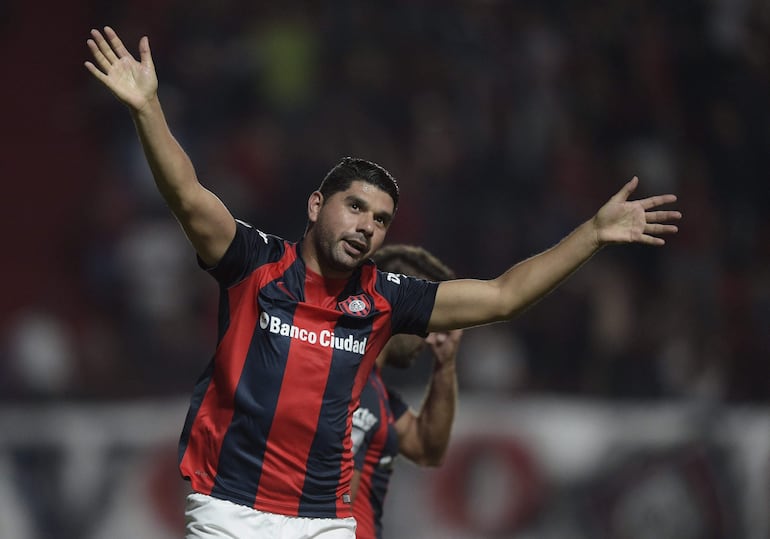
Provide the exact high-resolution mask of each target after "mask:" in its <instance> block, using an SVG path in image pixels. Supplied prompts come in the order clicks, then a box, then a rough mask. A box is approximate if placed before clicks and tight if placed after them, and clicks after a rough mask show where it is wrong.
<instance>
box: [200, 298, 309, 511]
mask: <svg viewBox="0 0 770 539" xmlns="http://www.w3.org/2000/svg"><path fill="white" fill-rule="evenodd" d="M275 314H279V313H277V312H275ZM279 315H280V316H281V317H282V318H283V319H284V320H286V319H291V318H293V316H294V312H293V310H292V312H291V313H289V312H286V311H282V312H281V313H280V314H279ZM268 335H269V333H267V332H265V331H263V330H261V329H260V328H259V323H257V327H256V328H255V331H254V335H253V337H252V340H251V345H250V346H249V352H248V354H247V356H246V362H245V363H244V366H243V371H242V372H241V378H240V380H239V381H238V387H237V389H236V391H235V402H234V407H235V410H234V412H233V418H232V422H231V423H230V427H229V428H228V430H227V434H225V438H224V441H223V442H222V449H221V451H220V454H219V462H218V464H217V477H216V480H215V484H214V488H213V490H212V492H211V495H212V496H214V497H220V498H222V497H223V498H226V499H230V500H232V501H236V502H238V503H242V504H246V505H249V506H251V505H253V504H254V500H255V499H256V496H257V490H258V488H259V481H260V478H261V477H262V464H263V462H264V456H265V450H266V448H267V438H268V434H269V433H270V427H271V426H272V424H273V418H274V416H275V410H276V407H277V403H278V396H279V394H280V392H281V383H282V380H283V374H284V370H285V368H286V359H285V358H286V357H287V355H288V353H289V346H290V345H291V341H290V340H289V339H280V340H275V339H274V340H273V342H272V343H270V342H269V336H268ZM277 345H279V346H280V348H278V349H275V348H274V347H275V346H277Z"/></svg>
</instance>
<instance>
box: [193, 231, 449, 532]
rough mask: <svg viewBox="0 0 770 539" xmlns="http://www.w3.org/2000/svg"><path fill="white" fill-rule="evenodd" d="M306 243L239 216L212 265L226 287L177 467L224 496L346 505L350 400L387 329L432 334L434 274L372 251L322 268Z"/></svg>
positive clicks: (295, 510)
mask: <svg viewBox="0 0 770 539" xmlns="http://www.w3.org/2000/svg"><path fill="white" fill-rule="evenodd" d="M299 247H300V244H298V243H295V242H289V241H286V240H283V239H281V238H278V237H276V236H271V235H268V234H265V233H263V232H260V231H259V230H257V229H255V228H252V227H250V226H249V225H246V224H245V223H242V222H238V225H237V229H236V233H235V237H234V239H233V242H232V244H231V245H230V246H229V248H228V250H227V252H226V253H225V255H224V256H223V258H222V260H221V261H220V262H219V264H217V266H216V267H214V268H208V271H209V273H210V274H211V275H212V276H213V277H214V278H215V279H216V280H217V282H218V283H219V287H220V300H219V320H218V337H217V347H216V351H215V353H214V356H213V358H212V360H211V361H210V363H209V365H208V366H207V368H206V369H205V371H204V372H203V374H202V375H201V377H200V378H199V380H198V382H197V384H196V386H195V389H194V390H193V394H192V398H191V402H190V408H189V411H188V414H187V418H186V420H185V425H184V428H183V430H182V435H181V438H180V443H179V468H180V472H181V474H182V476H183V477H185V478H186V479H188V480H189V481H190V482H191V485H192V488H193V490H195V491H196V492H200V493H203V494H208V495H211V496H213V497H216V498H220V499H224V500H229V501H232V502H235V503H238V504H242V505H246V506H249V507H253V508H255V509H258V510H261V511H267V512H271V513H278V514H283V515H290V516H303V517H321V518H325V517H348V516H351V515H352V510H351V505H350V492H349V491H350V479H351V476H352V473H353V459H352V442H351V438H350V434H351V428H352V415H353V411H354V410H355V409H356V407H357V406H358V401H359V397H360V395H361V391H362V390H363V387H364V385H365V383H366V380H367V377H368V376H369V373H370V371H371V370H372V368H373V366H374V360H375V358H376V357H377V355H378V354H379V352H380V350H381V349H382V347H383V346H384V345H385V343H386V342H387V341H388V339H389V338H390V336H391V334H394V333H416V334H425V331H426V329H427V325H428V321H429V319H430V314H431V311H432V309H433V304H434V301H435V296H436V289H437V287H438V284H437V283H433V282H429V281H424V280H420V279H415V278H412V277H407V276H403V275H395V274H390V273H384V272H381V271H379V270H377V268H376V266H375V265H374V264H373V263H372V262H370V261H369V262H366V263H364V264H363V265H362V266H361V267H360V268H358V269H357V270H356V271H355V272H354V274H353V275H352V276H351V277H350V278H348V279H325V278H323V277H321V276H320V275H318V274H316V273H314V272H312V271H311V270H309V269H308V268H307V267H306V266H305V264H304V262H303V261H302V258H301V257H300V254H299V253H300V249H299Z"/></svg>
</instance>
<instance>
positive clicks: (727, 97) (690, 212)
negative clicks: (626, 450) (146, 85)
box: [0, 0, 770, 403]
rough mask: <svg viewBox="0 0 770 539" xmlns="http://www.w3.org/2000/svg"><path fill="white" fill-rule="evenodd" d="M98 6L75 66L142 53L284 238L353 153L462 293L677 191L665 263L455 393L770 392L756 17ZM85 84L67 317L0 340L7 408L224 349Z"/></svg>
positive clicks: (214, 171)
mask: <svg viewBox="0 0 770 539" xmlns="http://www.w3.org/2000/svg"><path fill="white" fill-rule="evenodd" d="M93 4H96V3H93ZM99 4H100V5H98V6H97V5H93V6H91V7H90V8H89V9H90V10H91V13H90V17H91V20H90V21H88V22H87V23H85V25H84V26H83V27H82V28H73V29H70V34H71V35H72V39H74V40H80V41H82V42H83V45H82V58H83V60H85V59H86V57H87V49H86V46H85V39H86V38H87V37H88V30H89V28H90V26H89V25H91V26H95V25H104V24H109V25H111V26H113V27H114V28H115V29H116V30H117V31H118V32H119V34H120V35H121V36H122V37H123V38H124V40H125V42H126V45H127V47H128V48H129V49H130V50H131V51H132V52H134V53H137V50H136V49H137V43H138V40H139V38H140V37H141V36H142V35H145V34H146V35H149V37H150V44H151V47H152V51H153V57H154V60H155V66H156V69H157V71H158V74H159V79H160V90H159V93H160V98H161V101H162V102H163V104H164V107H165V110H166V113H167V116H168V121H169V123H170V125H171V127H172V130H173V131H174V133H175V134H176V136H177V137H178V138H179V140H180V142H181V143H182V145H183V146H184V147H185V149H186V150H187V151H188V153H189V154H190V156H191V158H192V160H193V162H194V163H195V165H196V168H197V171H198V174H199V177H200V178H201V181H202V182H203V183H204V184H205V185H207V186H208V187H209V188H210V189H211V190H213V191H214V192H216V193H217V194H219V195H220V197H221V198H222V199H223V201H224V202H225V203H226V204H227V205H228V207H229V208H230V210H231V211H232V212H233V214H234V215H236V217H238V218H240V219H243V220H246V221H249V222H252V223H253V224H254V225H255V226H258V227H259V228H261V229H262V230H264V231H266V232H269V233H274V234H277V235H279V236H282V237H285V238H287V239H299V238H300V237H301V235H302V232H303V230H304V226H305V215H306V214H305V203H306V199H307V195H309V193H310V192H311V191H312V190H314V189H315V188H316V186H317V185H318V184H319V182H320V181H321V179H322V178H323V176H324V175H325V174H326V172H327V171H328V170H329V169H330V168H331V167H332V166H333V165H334V164H335V163H337V162H338V161H339V159H340V158H342V157H344V156H347V155H352V156H358V157H364V158H367V159H371V160H373V161H376V162H378V163H380V164H382V165H383V166H385V167H386V168H387V169H388V170H390V172H391V173H392V174H393V175H394V176H395V177H396V179H397V180H398V181H399V184H400V186H401V192H402V199H401V204H400V207H399V211H398V215H397V218H396V220H395V222H394V224H393V227H392V228H391V231H390V233H389V237H388V241H389V242H408V243H416V244H420V245H423V246H425V247H426V248H428V249H430V250H431V251H432V252H434V253H436V254H437V255H438V256H439V257H440V258H442V259H443V260H444V261H445V262H446V263H447V264H448V265H450V266H451V267H452V268H453V269H454V270H455V271H456V273H457V274H458V276H460V277H481V278H490V277H494V276H496V275H498V274H499V273H501V272H502V271H503V270H505V269H506V268H507V267H509V266H510V265H511V264H513V263H514V262H516V261H519V260H522V259H524V258H526V257H528V256H531V255H533V254H535V253H537V252H539V251H541V250H543V249H545V248H547V247H550V246H551V245H553V244H554V243H555V242H556V241H558V240H559V239H560V238H561V237H563V236H564V235H566V234H567V233H568V232H569V231H570V230H571V229H572V228H574V227H575V226H577V225H578V224H580V223H581V222H582V221H583V220H585V219H587V218H589V217H590V216H591V215H592V214H593V213H594V212H595V211H596V210H597V209H598V208H599V206H600V205H601V204H603V203H604V202H605V200H606V199H607V198H609V196H611V195H612V194H613V193H615V192H616V191H617V190H618V189H619V188H620V186H621V185H622V184H623V183H624V182H625V181H627V180H628V179H629V178H630V177H632V176H633V175H638V176H639V177H640V180H641V183H640V188H639V192H638V193H636V196H637V197H643V196H648V195H651V194H658V193H663V192H673V193H676V194H677V195H678V196H679V202H678V203H677V204H676V206H677V209H680V210H681V211H682V212H683V213H684V219H683V221H682V223H681V226H680V232H679V234H678V235H677V236H676V237H673V238H671V239H669V240H668V244H667V245H666V246H665V247H662V248H650V247H636V246H635V247H628V246H625V247H612V248H609V249H605V250H604V251H602V252H600V253H599V254H598V255H597V256H595V257H594V259H593V260H592V261H590V262H589V263H588V264H587V265H586V266H585V267H583V268H581V269H580V270H579V271H578V272H577V273H576V274H575V275H574V276H573V278H572V279H571V280H570V281H568V282H567V283H566V284H565V285H564V286H563V287H562V288H560V289H559V290H557V291H555V292H553V293H552V294H551V295H549V296H548V297H546V298H545V299H543V300H542V301H541V302H540V303H539V304H537V305H535V306H534V307H532V308H531V309H530V310H529V311H528V312H526V313H524V314H523V315H521V316H520V317H519V318H518V319H516V320H514V321H512V322H508V323H504V324H498V325H494V326H487V327H483V328H475V329H472V330H468V331H467V332H466V334H465V335H466V336H465V339H464V342H463V345H462V348H461V351H460V358H459V360H458V361H459V363H458V365H459V367H458V368H459V371H460V372H459V375H460V388H461V391H468V392H470V391H483V392H496V393H501V394H509V395H512V396H516V395H520V394H522V393H533V392H538V393H555V394H564V395H570V396H579V397H588V398H602V399H664V398H675V399H679V398H684V399H701V400H706V401H714V402H735V403H758V402H767V401H768V399H769V398H770V214H769V213H768V211H767V208H770V188H768V184H767V182H768V172H767V171H768V170H770V4H768V3H767V2H766V1H764V0H683V1H677V2H671V1H668V0H624V1H622V2H618V1H615V0H600V1H596V2H577V1H573V0H548V1H541V2H523V1H505V0H498V1H494V0H484V1H482V0H477V1H470V0H451V1H450V0H446V1H438V0H390V1H388V2H385V1H376V2H368V1H367V2H356V1H353V0H330V1H325V2H300V1H297V0H284V1H282V2H278V3H274V2H247V1H245V0H219V1H216V2H214V1H211V2H181V1H179V0H164V1H153V2H149V1H142V2H122V3H99ZM72 68H73V69H80V67H79V66H77V65H75V66H73V67H72ZM83 71H84V73H85V70H83ZM86 75H87V74H84V76H83V77H82V88H81V91H80V94H79V103H80V104H79V106H80V107H81V111H80V114H84V115H85V117H84V118H82V121H83V122H85V126H86V128H87V129H88V130H89V132H90V133H91V135H92V139H93V140H94V141H95V144H96V147H92V148H88V149H86V150H84V151H86V152H87V153H88V156H89V157H88V158H89V159H90V160H91V161H92V170H91V172H90V174H91V175H90V178H89V182H90V183H89V199H88V200H85V201H83V203H82V210H81V211H79V212H77V213H76V214H74V215H70V216H68V217H67V219H69V220H71V223H74V225H73V226H74V227H75V228H76V230H77V231H78V234H76V235H74V236H75V237H74V238H68V239H67V241H68V242H70V247H69V250H70V253H71V259H70V260H69V262H68V264H69V265H70V266H71V267H74V270H72V271H71V272H69V273H68V281H67V283H66V286H67V288H68V290H70V293H69V295H70V296H73V297H75V298H76V301H74V302H72V304H74V305H75V307H72V306H71V305H70V306H68V308H67V309H62V308H60V307H61V306H60V305H57V303H56V300H55V299H51V300H50V301H49V302H47V303H46V302H43V303H35V304H30V305H29V306H28V307H27V308H25V309H22V310H19V311H18V313H16V314H15V315H14V317H13V319H12V320H11V322H10V323H9V324H7V326H6V327H4V328H2V330H3V333H2V350H0V354H2V362H0V394H2V395H3V396H4V397H5V398H12V399H28V398H41V397H47V398H99V399H101V398H131V397H140V396H151V395H166V394H174V393H185V394H186V393H188V392H189V391H190V390H191V388H192V386H193V384H194V382H195V377H196V376H197V375H198V373H199V372H201V370H202V368H203V366H204V365H205V363H206V362H207V361H208V360H209V358H210V357H211V355H212V354H213V351H214V347H215V343H216V327H215V326H216V308H217V301H218V298H217V288H216V285H215V283H214V281H213V279H211V278H210V277H208V276H207V275H206V274H205V273H204V272H203V271H201V270H200V269H199V268H198V266H197V264H196V260H195V256H194V252H193V250H192V248H191V247H190V246H189V245H188V243H187V241H186V239H185V237H184V234H183V233H182V231H181V230H180V228H179V226H178V225H177V223H176V222H175V221H174V219H173V217H172V216H171V214H170V212H169V211H168V209H167V208H166V207H165V205H164V203H163V201H162V199H161V197H160V196H159V195H158V193H157V192H156V190H155V186H154V184H153V182H152V177H151V175H150V173H149V169H148V167H147V165H146V163H145V161H144V157H143V155H142V153H141V148H140V146H139V144H138V142H137V140H136V136H135V133H134V131H133V125H132V123H131V120H130V117H129V115H128V113H127V112H126V110H125V109H124V107H122V106H121V105H120V104H118V102H117V101H116V100H115V99H114V98H112V96H110V95H109V93H108V92H107V91H106V90H105V89H104V88H103V87H101V86H100V85H98V84H97V83H96V82H95V81H93V80H91V79H90V78H89V77H87V76H86ZM55 232H56V226H55V225H54V226H53V227H52V233H55ZM428 369H429V367H428V365H427V364H425V363H423V364H421V365H420V366H419V367H418V368H417V370H416V372H406V373H399V374H398V375H397V376H396V375H394V377H393V380H394V381H395V383H399V384H403V385H404V386H408V385H409V384H411V383H421V382H419V379H420V374H421V373H420V371H421V370H422V372H423V373H424V372H425V371H427V370H428Z"/></svg>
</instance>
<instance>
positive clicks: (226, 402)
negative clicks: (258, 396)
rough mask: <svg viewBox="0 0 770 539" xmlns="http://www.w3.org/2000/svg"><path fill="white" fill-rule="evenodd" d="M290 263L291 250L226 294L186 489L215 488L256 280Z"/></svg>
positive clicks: (186, 467)
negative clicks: (225, 320) (223, 326)
mask: <svg viewBox="0 0 770 539" xmlns="http://www.w3.org/2000/svg"><path fill="white" fill-rule="evenodd" d="M295 259H296V252H295V250H293V249H287V251H286V253H285V254H284V256H283V257H282V258H281V259H280V260H279V261H277V262H275V263H272V264H266V265H264V266H262V268H260V271H259V272H258V273H254V274H252V275H251V276H250V277H249V278H247V279H245V280H244V281H242V282H240V283H238V284H237V285H235V286H233V287H232V288H230V289H229V290H228V292H227V294H228V302H229V306H230V313H229V314H230V322H231V325H230V326H229V327H228V329H227V332H226V333H225V335H224V336H223V338H222V340H221V341H220V343H219V346H218V348H217V350H216V353H215V359H214V373H213V376H212V380H211V383H210V384H209V386H208V388H207V389H206V394H205V396H204V397H203V401H202V402H201V406H200V408H199V410H198V413H197V414H196V416H195V421H194V422H193V425H192V428H191V430H190V438H189V442H188V445H187V449H186V451H185V454H184V456H183V458H182V462H181V464H180V469H181V471H182V474H183V475H184V476H189V477H190V483H191V486H192V488H193V490H195V491H197V492H201V493H204V494H210V493H211V490H212V489H213V488H214V478H215V476H216V472H217V470H216V468H217V464H218V462H219V454H220V451H221V449H222V443H223V441H224V437H225V434H226V433H227V429H228V428H229V426H230V423H231V421H232V418H233V411H234V406H233V403H234V399H235V390H236V388H237V387H238V382H239V381H240V378H241V373H242V372H243V365H244V364H245V362H246V356H247V354H248V352H249V346H250V344H251V338H252V336H253V334H254V328H255V327H256V323H257V319H258V317H259V313H258V312H257V309H255V308H254V302H255V301H256V300H255V298H256V294H257V291H258V290H259V288H260V287H261V286H263V284H264V282H260V281H264V280H265V279H267V280H269V279H270V278H271V277H270V276H275V275H276V274H278V275H280V274H283V272H284V271H286V268H287V267H288V266H290V265H291V264H292V263H293V262H294V260H295ZM260 277H261V279H260ZM239 311H242V312H239Z"/></svg>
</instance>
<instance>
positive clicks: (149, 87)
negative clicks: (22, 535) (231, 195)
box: [85, 26, 235, 265]
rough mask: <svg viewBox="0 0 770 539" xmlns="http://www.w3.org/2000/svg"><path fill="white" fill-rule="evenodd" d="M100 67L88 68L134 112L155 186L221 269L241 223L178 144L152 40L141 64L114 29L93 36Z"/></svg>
mask: <svg viewBox="0 0 770 539" xmlns="http://www.w3.org/2000/svg"><path fill="white" fill-rule="evenodd" d="M91 36H92V39H89V40H88V41H87V44H88V48H89V49H90V50H91V53H92V54H93V58H94V63H92V62H86V63H85V66H86V68H87V69H88V70H89V71H90V72H91V74H93V75H94V77H96V78H97V79H98V80H99V81H100V82H101V83H102V84H104V85H105V86H106V87H107V88H108V89H109V90H110V91H111V92H112V93H113V94H114V95H115V97H117V98H118V100H120V101H121V102H122V103H123V104H125V105H126V106H127V107H128V109H129V111H130V112H131V117H132V118H133V120H134V125H135V126H136V131H137V134H138V136H139V140H140V142H141V144H142V148H143V150H144V154H145V157H146V158H147V162H148V164H149V165H150V170H151V171H152V175H153V178H154V179H155V184H156V185H157V187H158V190H159V191H160V194H161V195H162V196H163V198H164V199H165V201H166V203H167V204H168V206H169V208H170V209H171V211H172V212H173V214H174V216H175V217H176V218H177V220H178V221H179V223H180V224H181V225H182V228H183V229H184V231H185V234H186V235H187V238H188V239H189V240H190V243H191V244H192V245H193V247H194V248H195V250H196V251H197V253H198V256H200V258H201V260H203V262H204V263H206V264H207V265H215V264H216V263H217V262H219V260H220V259H221V258H222V256H223V255H224V253H225V251H226V250H227V248H228V246H229V245H230V243H231V242H232V239H233V237H234V236H235V219H234V218H233V216H232V215H231V214H230V211H229V210H228V209H227V208H226V207H225V205H224V204H223V203H222V201H221V200H220V199H219V198H218V197H217V196H216V195H214V193H212V192H211V191H209V190H208V189H206V188H205V187H203V185H201V183H200V182H199V181H198V177H197V175H196V173H195V168H194V167H193V164H192V162H191V161H190V158H189V157H188V155H187V153H186V152H185V151H184V149H183V148H182V147H181V146H180V144H179V143H178V142H177V140H176V139H175V138H174V136H173V134H172V133H171V130H170V129H169V127H168V124H167V123H166V118H165V116H164V114H163V109H162V108H161V105H160V100H159V99H158V79H157V76H156V73H155V66H154V64H153V62H152V55H151V53H150V43H149V40H148V38H147V37H146V36H145V37H142V39H141V40H140V41H139V54H140V61H137V60H136V59H135V58H134V57H133V56H132V55H131V53H129V52H128V50H127V49H126V47H125V46H124V45H123V42H122V41H121V40H120V38H119V37H118V35H117V34H116V33H115V32H114V31H113V30H112V29H111V28H110V27H108V26H107V27H105V28H104V34H102V33H101V32H99V31H98V30H91Z"/></svg>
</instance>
